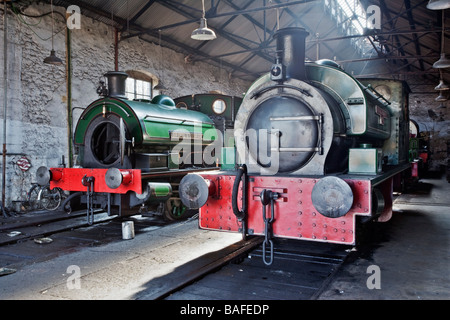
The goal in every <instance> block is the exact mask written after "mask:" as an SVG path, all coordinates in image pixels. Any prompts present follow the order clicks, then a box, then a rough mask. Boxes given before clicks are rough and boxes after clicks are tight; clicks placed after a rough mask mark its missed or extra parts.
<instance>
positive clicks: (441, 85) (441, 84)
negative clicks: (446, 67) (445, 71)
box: [434, 79, 450, 91]
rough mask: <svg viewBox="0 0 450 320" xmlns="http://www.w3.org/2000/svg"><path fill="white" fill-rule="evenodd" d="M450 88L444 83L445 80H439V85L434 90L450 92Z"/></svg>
mask: <svg viewBox="0 0 450 320" xmlns="http://www.w3.org/2000/svg"><path fill="white" fill-rule="evenodd" d="M449 89H450V87H449V86H448V85H447V84H446V83H445V82H444V80H442V79H441V80H439V84H438V85H437V86H436V87H434V90H439V91H444V90H449Z"/></svg>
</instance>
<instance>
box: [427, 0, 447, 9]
mask: <svg viewBox="0 0 450 320" xmlns="http://www.w3.org/2000/svg"><path fill="white" fill-rule="evenodd" d="M427 8H428V9H430V10H445V9H448V8H450V0H430V2H428V4H427Z"/></svg>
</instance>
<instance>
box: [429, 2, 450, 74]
mask: <svg viewBox="0 0 450 320" xmlns="http://www.w3.org/2000/svg"><path fill="white" fill-rule="evenodd" d="M444 50H445V16H444V10H442V40H441V57H440V58H439V60H438V61H436V62H435V63H434V64H433V68H437V69H443V68H450V60H449V59H447V57H446V55H445V52H444Z"/></svg>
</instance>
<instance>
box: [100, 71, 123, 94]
mask: <svg viewBox="0 0 450 320" xmlns="http://www.w3.org/2000/svg"><path fill="white" fill-rule="evenodd" d="M105 77H106V78H107V79H108V96H109V97H113V98H126V97H127V96H126V94H125V82H126V80H127V78H128V74H126V73H125V72H122V71H109V72H107V73H106V74H105Z"/></svg>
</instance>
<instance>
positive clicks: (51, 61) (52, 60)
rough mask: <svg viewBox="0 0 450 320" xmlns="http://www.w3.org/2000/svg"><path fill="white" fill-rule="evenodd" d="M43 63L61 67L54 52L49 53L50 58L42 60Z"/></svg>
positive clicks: (60, 61) (59, 60)
mask: <svg viewBox="0 0 450 320" xmlns="http://www.w3.org/2000/svg"><path fill="white" fill-rule="evenodd" d="M44 63H47V64H53V65H55V66H59V65H62V60H61V59H60V58H58V57H57V56H56V54H55V50H53V49H52V51H50V56H48V57H47V58H45V59H44Z"/></svg>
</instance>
